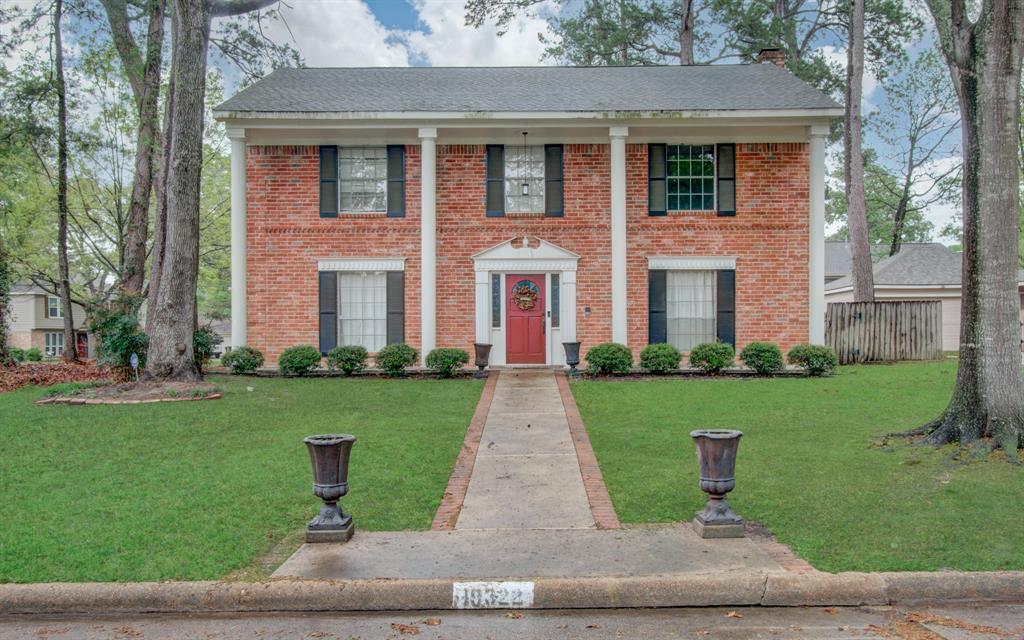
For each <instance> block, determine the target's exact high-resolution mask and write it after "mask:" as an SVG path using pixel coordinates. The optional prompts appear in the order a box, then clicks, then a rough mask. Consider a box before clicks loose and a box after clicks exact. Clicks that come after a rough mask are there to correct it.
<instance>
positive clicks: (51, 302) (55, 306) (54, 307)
mask: <svg viewBox="0 0 1024 640" xmlns="http://www.w3.org/2000/svg"><path fill="white" fill-rule="evenodd" d="M46 317H47V318H63V317H64V308H63V307H62V306H61V304H60V296H46Z"/></svg>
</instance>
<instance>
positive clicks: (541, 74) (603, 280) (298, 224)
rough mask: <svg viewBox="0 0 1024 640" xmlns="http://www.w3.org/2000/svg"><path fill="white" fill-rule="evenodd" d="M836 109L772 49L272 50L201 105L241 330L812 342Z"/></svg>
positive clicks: (544, 342)
mask: <svg viewBox="0 0 1024 640" xmlns="http://www.w3.org/2000/svg"><path fill="white" fill-rule="evenodd" d="M841 113H842V110H841V109H840V108H839V107H838V105H836V103H835V102H833V101H832V100H831V99H830V98H828V97H826V96H825V95H823V94H822V93H821V92H819V91H818V90H817V89H815V88H813V87H811V86H810V85H808V84H806V83H804V82H802V81H800V80H799V79H797V78H796V77H795V76H793V75H792V74H790V73H789V72H788V71H786V70H785V69H784V68H782V67H780V66H777V65H776V64H771V63H769V62H765V63H760V64H750V65H700V66H666V67H599V68H572V67H518V68H513V67H501V68H424V67H419V68H393V69H392V68H362V69H360V68H332V69H309V68H307V69H278V70H276V71H274V72H273V73H272V74H270V75H269V76H267V77H266V78H264V79H263V80H261V81H259V82H257V83H256V84H254V85H252V86H251V87H248V88H247V89H245V90H243V91H242V92H240V93H239V94H237V95H235V96H234V97H232V98H231V99H229V100H228V101H226V102H225V103H223V104H221V105H220V106H218V107H217V108H216V109H215V113H214V115H215V117H216V118H217V119H218V120H220V121H222V122H224V123H225V125H226V127H227V135H228V137H229V138H230V139H231V141H232V147H231V148H232V164H231V167H232V176H231V180H232V182H231V184H232V200H231V204H232V286H231V289H232V314H231V315H232V328H231V334H232V339H233V344H235V345H239V344H249V345H251V346H254V347H257V348H259V349H261V350H262V351H263V352H264V353H265V355H266V358H267V362H268V363H273V362H275V361H276V360H277V357H278V355H279V354H280V353H281V351H282V350H283V349H285V348H287V347H290V346H293V345H298V344H318V345H319V347H320V349H321V351H323V352H326V351H327V350H329V349H330V348H332V347H334V346H335V345H339V344H359V345H362V346H364V347H366V349H367V350H369V351H370V352H375V351H377V350H379V349H380V348H381V347H383V346H384V345H385V344H388V343H393V342H406V343H409V344H412V345H413V346H415V347H417V348H419V349H420V350H421V357H422V355H425V354H426V352H428V351H429V350H430V349H432V348H434V347H437V346H444V347H459V348H463V349H467V350H470V349H472V346H473V343H474V342H477V343H489V344H491V345H493V349H492V351H491V363H492V364H496V365H505V364H548V365H557V364H561V363H562V362H563V361H564V352H563V348H562V343H563V342H571V341H576V340H578V341H580V342H582V346H583V351H584V353H585V352H586V350H587V349H588V348H590V347H592V346H594V345H596V344H599V343H602V342H608V341H615V342H620V343H624V344H627V345H628V346H629V347H630V348H631V349H632V350H633V352H634V354H637V353H639V351H640V350H641V349H642V348H643V347H644V346H645V345H647V344H648V343H652V342H671V343H673V344H675V345H676V346H678V347H679V348H680V349H681V350H683V351H688V350H689V349H690V348H691V347H693V346H694V345H695V344H698V343H701V342H709V341H715V340H723V341H726V342H729V343H733V344H734V345H736V346H737V347H740V348H741V347H742V346H743V345H745V344H746V343H749V342H751V341H755V340H770V341H773V342H776V343H778V344H780V345H781V346H782V347H783V348H789V347H791V346H792V345H794V344H797V343H802V342H807V341H809V340H810V341H813V342H821V341H823V339H824V284H823V282H824V170H825V153H824V149H825V141H826V139H827V136H828V133H829V126H830V123H831V122H832V120H833V119H834V118H835V117H836V116H838V115H841Z"/></svg>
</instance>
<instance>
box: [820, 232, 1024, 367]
mask: <svg viewBox="0 0 1024 640" xmlns="http://www.w3.org/2000/svg"><path fill="white" fill-rule="evenodd" d="M828 244H829V245H835V244H842V243H828ZM830 250H832V249H831V248H830ZM962 265H963V254H961V253H959V252H955V251H952V250H951V249H949V247H946V246H945V245H942V244H939V243H937V242H908V243H904V244H903V246H902V248H901V249H900V252H899V253H897V254H896V255H894V256H891V257H887V258H884V259H882V260H880V261H879V262H876V263H875V265H874V267H873V270H874V276H875V278H874V279H875V299H876V300H940V301H941V302H942V348H943V349H944V350H946V351H955V350H957V349H959V348H960V282H961V273H962ZM1017 287H1018V290H1019V291H1020V309H1021V311H1020V314H1021V316H1020V317H1021V323H1022V332H1024V270H1022V271H1020V272H1019V273H1018V274H1017ZM825 300H826V302H850V301H852V300H853V282H852V279H851V277H850V275H849V273H847V275H845V276H843V277H841V278H838V279H835V280H833V281H831V282H829V283H828V284H826V285H825Z"/></svg>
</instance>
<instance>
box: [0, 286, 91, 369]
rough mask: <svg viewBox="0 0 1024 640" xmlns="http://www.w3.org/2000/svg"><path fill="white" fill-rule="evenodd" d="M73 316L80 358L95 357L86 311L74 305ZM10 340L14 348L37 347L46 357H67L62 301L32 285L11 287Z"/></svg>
mask: <svg viewBox="0 0 1024 640" xmlns="http://www.w3.org/2000/svg"><path fill="white" fill-rule="evenodd" d="M72 314H73V319H74V327H75V335H76V336H77V340H78V352H79V356H80V357H83V358H88V357H92V350H91V348H90V347H91V345H90V340H89V334H88V333H87V332H86V331H85V309H83V308H82V307H81V306H80V305H77V304H72ZM7 340H8V344H9V345H10V346H12V347H20V348H22V349H28V348H30V347H38V348H39V350H40V351H41V352H42V353H43V356H44V357H47V358H56V357H59V356H62V355H64V308H63V305H61V302H60V298H59V297H58V296H54V295H50V294H48V293H46V291H44V290H43V289H41V288H39V287H37V286H35V285H31V284H16V285H14V286H13V287H11V318H10V321H9V323H8V327H7Z"/></svg>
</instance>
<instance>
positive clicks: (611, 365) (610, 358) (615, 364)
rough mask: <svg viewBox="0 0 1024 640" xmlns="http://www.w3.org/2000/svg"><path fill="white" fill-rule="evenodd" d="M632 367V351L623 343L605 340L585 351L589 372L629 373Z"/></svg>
mask: <svg viewBox="0 0 1024 640" xmlns="http://www.w3.org/2000/svg"><path fill="white" fill-rule="evenodd" d="M632 367H633V353H632V352H631V351H630V350H629V347H627V346H626V345H624V344H619V343H617V342H605V343H604V344H599V345H597V346H596V347H593V348H591V349H590V351H588V352H587V368H588V370H589V371H590V373H594V374H598V375H605V376H607V375H611V374H615V373H618V374H622V375H625V374H627V373H629V370H630V369H631V368H632Z"/></svg>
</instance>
